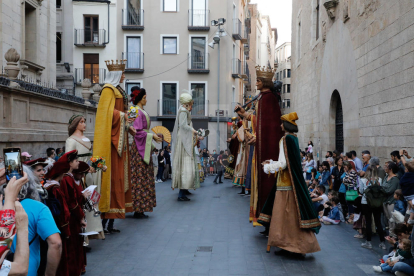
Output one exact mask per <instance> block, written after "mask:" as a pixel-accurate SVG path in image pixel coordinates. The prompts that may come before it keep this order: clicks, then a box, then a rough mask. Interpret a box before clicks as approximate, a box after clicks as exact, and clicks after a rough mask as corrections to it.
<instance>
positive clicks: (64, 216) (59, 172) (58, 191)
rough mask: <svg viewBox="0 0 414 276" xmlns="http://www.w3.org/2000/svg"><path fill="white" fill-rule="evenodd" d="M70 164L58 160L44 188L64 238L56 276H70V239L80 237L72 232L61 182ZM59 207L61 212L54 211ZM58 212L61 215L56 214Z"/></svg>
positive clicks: (47, 176) (48, 175)
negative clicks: (72, 236) (73, 236)
mask: <svg viewBox="0 0 414 276" xmlns="http://www.w3.org/2000/svg"><path fill="white" fill-rule="evenodd" d="M69 169H70V168H69V163H68V162H65V161H62V160H58V161H56V162H55V164H54V165H53V167H52V169H51V170H49V172H48V173H47V174H46V176H45V178H46V181H45V184H44V188H45V189H46V190H47V192H48V200H47V201H46V205H47V206H48V207H49V209H51V212H52V215H53V218H54V219H55V222H56V225H57V226H58V228H59V230H60V233H61V237H62V255H61V260H60V262H59V267H58V269H57V273H56V275H62V276H69V268H68V266H69V262H68V260H69V259H70V257H69V256H68V253H69V252H68V250H67V248H68V238H69V237H70V236H71V234H74V235H78V233H71V232H70V225H69V223H70V216H71V213H70V211H69V207H68V204H67V202H66V196H65V193H64V191H63V190H62V187H61V186H60V181H61V180H62V178H63V176H64V174H65V173H67V172H68V171H69ZM56 201H58V202H59V205H57V204H54V203H55V202H56ZM57 206H59V210H53V209H54V208H56V207H57ZM56 211H58V212H59V215H57V214H55V213H54V212H56Z"/></svg>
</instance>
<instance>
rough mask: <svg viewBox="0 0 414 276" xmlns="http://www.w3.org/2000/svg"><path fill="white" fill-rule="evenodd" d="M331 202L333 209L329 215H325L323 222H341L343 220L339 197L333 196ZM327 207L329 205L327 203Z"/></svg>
mask: <svg viewBox="0 0 414 276" xmlns="http://www.w3.org/2000/svg"><path fill="white" fill-rule="evenodd" d="M330 204H331V205H332V206H331V207H330V208H331V211H330V212H329V216H323V217H322V219H321V222H323V224H327V225H328V224H339V223H340V222H341V214H340V211H339V208H338V204H339V198H338V197H336V196H334V197H332V199H331V201H330ZM325 206H326V207H329V206H328V205H327V204H326V205H325Z"/></svg>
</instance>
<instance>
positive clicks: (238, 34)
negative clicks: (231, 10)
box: [233, 18, 242, 40]
mask: <svg viewBox="0 0 414 276" xmlns="http://www.w3.org/2000/svg"><path fill="white" fill-rule="evenodd" d="M233 38H234V39H235V40H240V39H242V22H241V21H240V19H238V18H235V19H233Z"/></svg>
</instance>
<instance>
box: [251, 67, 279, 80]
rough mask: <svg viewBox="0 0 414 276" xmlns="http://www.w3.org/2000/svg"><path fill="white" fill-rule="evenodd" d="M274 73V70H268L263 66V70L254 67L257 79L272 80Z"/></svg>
mask: <svg viewBox="0 0 414 276" xmlns="http://www.w3.org/2000/svg"><path fill="white" fill-rule="evenodd" d="M275 73H276V70H275V69H271V68H270V69H269V68H266V66H263V68H260V66H259V65H258V66H256V77H257V78H263V79H269V80H272V79H273V77H274V75H275Z"/></svg>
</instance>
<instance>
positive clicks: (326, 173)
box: [321, 170, 331, 192]
mask: <svg viewBox="0 0 414 276" xmlns="http://www.w3.org/2000/svg"><path fill="white" fill-rule="evenodd" d="M329 177H331V172H330V171H329V170H328V171H323V172H322V180H321V185H324V186H328V185H329V183H328V179H329ZM326 192H328V191H326Z"/></svg>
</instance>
